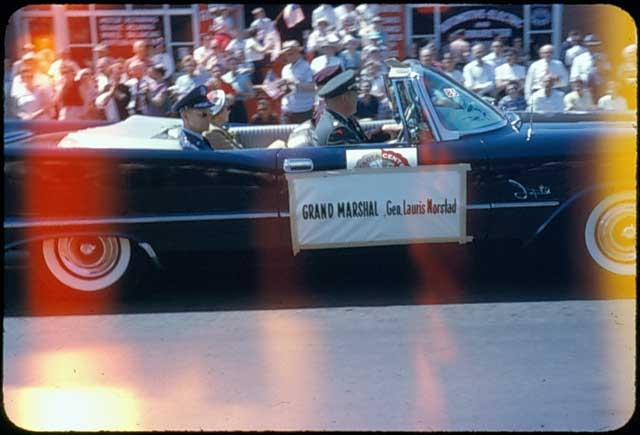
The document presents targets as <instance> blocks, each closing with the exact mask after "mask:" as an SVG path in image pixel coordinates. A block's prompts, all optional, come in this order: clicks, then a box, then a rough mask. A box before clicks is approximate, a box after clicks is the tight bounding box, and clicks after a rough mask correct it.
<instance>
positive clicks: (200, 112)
mask: <svg viewBox="0 0 640 435" xmlns="http://www.w3.org/2000/svg"><path fill="white" fill-rule="evenodd" d="M191 113H193V114H194V115H195V116H198V117H200V118H206V117H207V116H209V112H203V111H198V112H196V111H192V112H191Z"/></svg>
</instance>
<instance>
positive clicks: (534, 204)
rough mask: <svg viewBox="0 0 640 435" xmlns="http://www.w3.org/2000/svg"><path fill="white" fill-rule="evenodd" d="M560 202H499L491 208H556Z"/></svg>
mask: <svg viewBox="0 0 640 435" xmlns="http://www.w3.org/2000/svg"><path fill="white" fill-rule="evenodd" d="M558 205H560V201H538V202H501V203H499V204H493V203H492V204H491V207H492V208H528V207H556V206H558Z"/></svg>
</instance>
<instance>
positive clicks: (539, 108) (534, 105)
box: [527, 74, 564, 112]
mask: <svg viewBox="0 0 640 435" xmlns="http://www.w3.org/2000/svg"><path fill="white" fill-rule="evenodd" d="M554 80H555V79H554V78H553V76H552V75H551V74H547V75H546V76H544V78H543V79H542V88H540V89H538V90H536V91H535V92H534V93H533V94H532V95H531V98H530V99H529V107H528V108H527V110H531V111H533V112H562V111H564V100H563V98H564V92H562V91H559V90H557V89H554V88H553V82H554Z"/></svg>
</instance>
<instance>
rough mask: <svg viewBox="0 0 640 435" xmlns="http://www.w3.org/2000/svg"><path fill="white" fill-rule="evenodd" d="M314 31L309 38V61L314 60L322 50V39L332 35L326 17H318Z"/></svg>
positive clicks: (307, 46)
mask: <svg viewBox="0 0 640 435" xmlns="http://www.w3.org/2000/svg"><path fill="white" fill-rule="evenodd" d="M313 23H314V24H313V30H312V31H311V33H309V36H307V45H306V48H307V55H308V58H307V59H309V60H311V59H313V58H314V57H315V56H316V52H317V51H318V50H319V49H320V46H319V44H320V42H321V40H322V38H326V37H327V35H329V33H331V25H330V24H329V19H328V18H327V17H325V16H320V17H318V19H317V20H315V21H314V22H313Z"/></svg>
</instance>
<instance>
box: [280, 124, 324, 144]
mask: <svg viewBox="0 0 640 435" xmlns="http://www.w3.org/2000/svg"><path fill="white" fill-rule="evenodd" d="M313 146H318V138H317V136H316V133H315V128H314V126H313V124H312V121H311V120H307V121H305V122H303V123H302V124H300V125H298V126H296V127H295V128H294V129H293V130H292V131H291V133H289V137H288V138H287V148H303V147H313Z"/></svg>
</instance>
